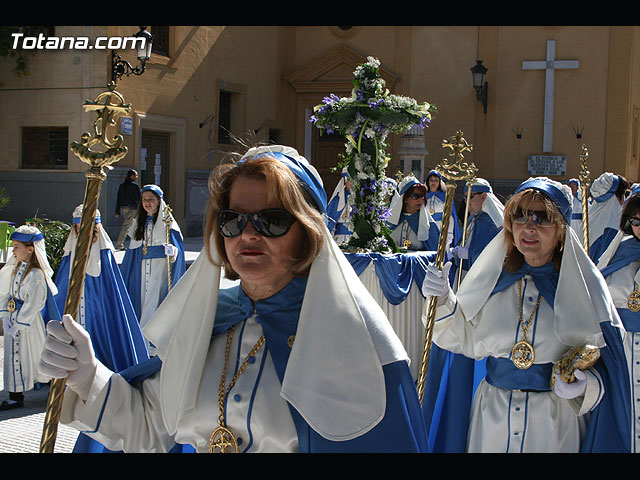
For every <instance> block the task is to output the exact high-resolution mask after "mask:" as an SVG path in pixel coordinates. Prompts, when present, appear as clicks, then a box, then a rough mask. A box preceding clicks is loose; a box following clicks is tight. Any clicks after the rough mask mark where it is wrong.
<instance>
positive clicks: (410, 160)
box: [398, 125, 429, 182]
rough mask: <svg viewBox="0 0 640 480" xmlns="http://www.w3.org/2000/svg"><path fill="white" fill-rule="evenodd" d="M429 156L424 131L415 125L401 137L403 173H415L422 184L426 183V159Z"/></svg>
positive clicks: (399, 151) (400, 150)
mask: <svg viewBox="0 0 640 480" xmlns="http://www.w3.org/2000/svg"><path fill="white" fill-rule="evenodd" d="M428 154H429V150H427V148H426V147H425V142H424V129H422V128H421V127H419V126H417V125H415V126H413V127H411V128H410V129H409V130H408V131H407V132H405V133H404V134H402V135H401V136H400V148H399V149H398V156H399V157H400V169H401V170H402V172H403V173H405V174H409V173H413V174H414V175H415V177H416V178H417V179H419V180H420V181H421V182H422V181H424V176H425V173H426V172H425V171H424V159H425V157H426V156H427V155H428Z"/></svg>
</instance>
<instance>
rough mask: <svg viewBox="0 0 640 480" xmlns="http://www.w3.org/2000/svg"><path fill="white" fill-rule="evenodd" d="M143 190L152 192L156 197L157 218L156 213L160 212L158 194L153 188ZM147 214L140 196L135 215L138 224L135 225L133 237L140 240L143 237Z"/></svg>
mask: <svg viewBox="0 0 640 480" xmlns="http://www.w3.org/2000/svg"><path fill="white" fill-rule="evenodd" d="M145 192H151V193H153V194H154V195H155V196H156V198H157V199H158V211H157V212H156V218H157V215H158V214H159V213H160V200H161V198H160V195H158V194H157V193H156V192H154V191H153V190H145ZM147 216H148V215H147V211H146V210H145V209H144V207H143V206H142V197H141V198H140V202H139V203H138V213H137V215H136V219H137V220H138V224H137V225H136V230H135V232H134V234H133V238H134V239H136V240H142V239H143V238H144V228H145V227H146V224H147Z"/></svg>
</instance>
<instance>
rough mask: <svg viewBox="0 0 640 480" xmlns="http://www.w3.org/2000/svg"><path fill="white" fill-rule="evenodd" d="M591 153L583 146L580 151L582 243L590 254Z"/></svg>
mask: <svg viewBox="0 0 640 480" xmlns="http://www.w3.org/2000/svg"><path fill="white" fill-rule="evenodd" d="M588 158H589V151H588V150H587V147H586V146H585V145H584V144H583V145H582V149H581V151H580V175H579V176H578V178H579V179H580V189H581V190H582V243H583V245H584V249H585V251H586V252H587V254H588V253H589V189H590V187H591V180H590V178H589V169H588V168H587V159H588Z"/></svg>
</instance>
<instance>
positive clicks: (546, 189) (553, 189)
mask: <svg viewBox="0 0 640 480" xmlns="http://www.w3.org/2000/svg"><path fill="white" fill-rule="evenodd" d="M556 183H557V182H552V181H550V180H549V179H547V178H545V177H538V178H530V179H529V180H527V181H525V182H523V183H522V184H521V185H520V186H519V187H518V188H517V189H516V191H515V193H520V192H522V191H523V190H527V189H529V188H533V189H534V190H538V191H540V192H542V193H544V194H546V196H547V197H549V198H550V199H551V200H552V201H553V203H555V204H556V207H558V210H560V213H561V214H562V216H563V217H564V219H565V220H566V222H567V224H571V213H572V205H571V202H570V201H569V198H567V194H566V193H565V192H564V191H563V190H562V188H561V186H559V185H560V184H557V185H556Z"/></svg>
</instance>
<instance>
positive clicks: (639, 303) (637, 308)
mask: <svg viewBox="0 0 640 480" xmlns="http://www.w3.org/2000/svg"><path fill="white" fill-rule="evenodd" d="M627 306H628V307H629V310H631V311H632V312H640V292H639V291H638V287H635V288H634V289H633V292H631V293H630V294H629V297H628V298H627Z"/></svg>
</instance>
